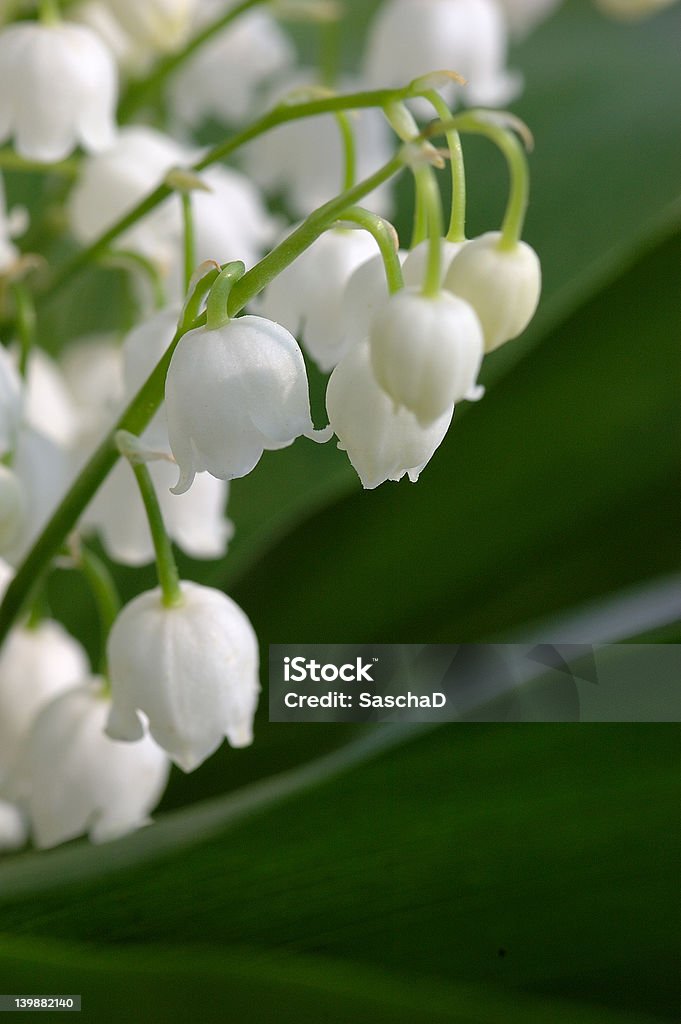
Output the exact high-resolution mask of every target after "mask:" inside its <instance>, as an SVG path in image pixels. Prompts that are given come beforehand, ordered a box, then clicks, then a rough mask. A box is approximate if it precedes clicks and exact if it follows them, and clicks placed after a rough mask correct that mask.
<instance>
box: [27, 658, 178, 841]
mask: <svg viewBox="0 0 681 1024" xmlns="http://www.w3.org/2000/svg"><path fill="white" fill-rule="evenodd" d="M110 707H111V701H110V699H109V698H108V697H107V696H106V690H105V687H104V685H103V683H102V681H101V679H98V678H96V677H95V678H90V679H88V680H87V681H86V682H85V683H83V684H82V685H79V686H76V687H74V688H72V689H69V690H67V691H66V692H65V693H63V694H61V695H60V696H58V697H57V698H56V699H55V700H53V701H51V702H50V703H49V704H47V705H46V706H45V707H44V708H43V709H42V711H41V712H40V714H39V715H38V717H37V718H36V720H35V721H34V723H33V726H32V728H31V730H30V732H29V734H28V737H27V738H26V741H25V743H24V744H23V746H22V749H21V751H20V754H19V757H18V760H17V762H16V765H15V768H14V771H13V772H12V776H11V778H10V780H9V781H8V783H7V793H8V795H9V796H10V798H11V799H12V800H13V801H15V802H16V803H18V804H19V805H20V806H21V807H23V808H25V810H26V812H27V815H28V817H29V820H30V824H31V829H32V833H33V839H34V842H35V844H36V846H38V847H41V848H43V849H45V848H48V847H52V846H57V845H58V844H59V843H64V842H66V841H67V840H69V839H75V837H76V836H80V835H83V834H84V833H86V834H88V835H89V837H90V839H91V840H92V841H93V842H94V843H101V842H107V841H108V840H111V839H117V838H118V837H119V836H122V835H125V834H126V833H127V832H131V831H132V830H133V829H136V828H140V826H142V825H146V824H148V822H149V814H150V812H151V811H152V810H153V808H154V807H155V806H156V804H157V803H158V801H159V800H160V798H161V795H162V793H163V790H164V789H165V785H166V782H167V779H168V769H169V764H168V759H167V757H166V756H165V754H164V753H163V751H162V750H161V749H160V748H159V747H158V746H157V745H156V743H154V741H153V740H152V739H151V737H150V736H143V734H142V732H140V739H139V742H137V743H118V742H116V741H114V740H112V739H110V738H109V737H108V736H107V735H106V734H105V732H104V727H105V725H106V720H107V716H108V714H109V711H110Z"/></svg>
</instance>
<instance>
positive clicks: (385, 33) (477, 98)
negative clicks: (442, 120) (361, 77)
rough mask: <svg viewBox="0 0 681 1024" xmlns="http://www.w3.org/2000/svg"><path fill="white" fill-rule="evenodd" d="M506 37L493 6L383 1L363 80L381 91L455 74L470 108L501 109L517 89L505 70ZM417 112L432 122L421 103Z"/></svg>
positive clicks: (488, 1)
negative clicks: (439, 73) (435, 73)
mask: <svg viewBox="0 0 681 1024" xmlns="http://www.w3.org/2000/svg"><path fill="white" fill-rule="evenodd" d="M506 36H507V32H506V25H505V22H504V17H503V14H502V12H501V11H500V9H499V7H498V5H497V3H496V0H387V2H386V3H384V4H382V5H381V6H380V8H379V10H378V13H377V15H376V17H375V18H374V20H373V22H372V24H371V26H370V29H369V34H368V37H367V49H366V54H365V61H364V67H365V74H366V77H367V79H368V80H369V82H371V83H372V84H373V85H375V86H376V88H385V87H386V86H387V87H393V86H394V87H398V86H402V85H406V84H407V83H408V82H410V81H411V80H412V79H414V78H419V77H421V76H422V75H426V74H428V73H429V72H431V71H457V72H458V73H459V74H460V75H462V76H463V77H464V78H465V80H466V85H465V86H464V87H463V92H464V95H465V97H466V99H467V101H468V102H469V103H472V104H483V105H485V106H500V105H503V104H505V103H507V102H508V101H509V100H511V99H512V98H513V97H514V96H515V95H516V94H517V92H518V91H519V86H520V82H519V79H518V76H517V75H514V74H511V73H510V72H508V71H507V69H506V49H507V38H506ZM446 92H447V93H448V98H450V95H451V91H450V90H449V89H447V90H446ZM419 108H420V109H419V112H423V113H425V114H426V116H432V108H431V107H429V106H428V105H427V104H425V101H424V102H422V103H421V104H419Z"/></svg>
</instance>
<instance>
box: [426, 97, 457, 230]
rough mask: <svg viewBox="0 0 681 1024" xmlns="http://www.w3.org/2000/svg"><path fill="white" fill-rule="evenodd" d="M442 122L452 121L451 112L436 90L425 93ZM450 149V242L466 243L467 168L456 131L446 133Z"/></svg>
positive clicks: (451, 130)
mask: <svg viewBox="0 0 681 1024" xmlns="http://www.w3.org/2000/svg"><path fill="white" fill-rule="evenodd" d="M424 96H425V98H426V99H427V100H429V101H430V102H431V103H432V104H433V106H434V108H435V112H436V113H437V116H438V117H439V118H440V119H441V120H442V121H448V120H450V119H451V116H452V114H451V111H450V109H449V107H448V106H447V104H446V103H445V101H444V100H443V99H442V97H441V96H440V94H439V93H438V92H436V91H435V90H434V89H433V90H429V91H428V92H426V93H424ZM445 137H446V139H447V148H448V149H449V165H450V169H451V173H452V208H451V214H450V218H449V228H448V230H447V236H446V237H447V241H448V242H465V240H466V167H465V165H464V161H463V151H462V149H461V138H460V137H459V133H458V132H457V131H456V130H455V129H453V128H452V129H450V130H449V131H447V132H446V133H445Z"/></svg>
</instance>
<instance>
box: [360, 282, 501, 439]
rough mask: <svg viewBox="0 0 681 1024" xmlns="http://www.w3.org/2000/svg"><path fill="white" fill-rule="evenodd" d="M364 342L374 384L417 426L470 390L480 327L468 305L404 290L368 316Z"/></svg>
mask: <svg viewBox="0 0 681 1024" xmlns="http://www.w3.org/2000/svg"><path fill="white" fill-rule="evenodd" d="M369 341H370V352H371V365H372V367H373V371H374V375H375V377H376V380H377V382H378V383H379V385H380V386H381V387H382V388H383V390H384V391H385V393H386V394H387V395H388V396H389V397H390V398H391V399H392V401H393V402H394V404H395V406H396V407H397V408H400V407H402V406H404V407H405V408H406V409H409V410H410V411H411V412H413V413H414V415H415V416H416V419H417V420H418V422H419V423H420V424H421V426H424V427H425V426H429V425H430V424H432V423H433V422H434V421H436V420H437V419H439V417H441V416H443V415H444V414H445V412H446V411H447V409H449V407H450V406H452V405H453V404H455V403H456V402H458V401H460V400H461V399H462V398H466V397H467V396H469V395H471V394H472V393H473V392H474V390H475V384H476V380H477V376H478V371H479V369H480V364H481V362H482V355H483V336H482V328H481V326H480V321H479V320H478V318H477V316H476V314H475V312H474V310H473V307H472V306H470V305H469V303H467V302H465V301H464V300H463V299H460V298H457V297H455V296H454V295H451V294H450V293H449V292H439V294H438V295H436V296H426V295H423V294H421V292H420V291H419V290H418V289H415V288H405V289H403V290H402V291H399V292H397V293H396V294H395V295H391V296H390V298H389V299H388V301H387V302H386V304H385V305H384V306H383V307H382V308H381V309H380V310H379V312H378V313H377V314H376V316H375V317H374V320H373V323H372V328H371V335H370V339H369Z"/></svg>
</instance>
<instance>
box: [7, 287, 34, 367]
mask: <svg viewBox="0 0 681 1024" xmlns="http://www.w3.org/2000/svg"><path fill="white" fill-rule="evenodd" d="M12 294H13V295H14V302H15V304H16V311H17V312H16V325H17V334H18V335H19V344H20V354H19V373H20V374H21V376H22V378H25V377H26V372H27V370H28V361H29V358H30V355H31V349H32V348H33V344H34V342H35V306H34V304H33V296H32V295H31V293H30V291H29V290H28V288H26V286H25V285H24V284H22V283H21V282H20V281H17V282H15V284H13V285H12Z"/></svg>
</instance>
